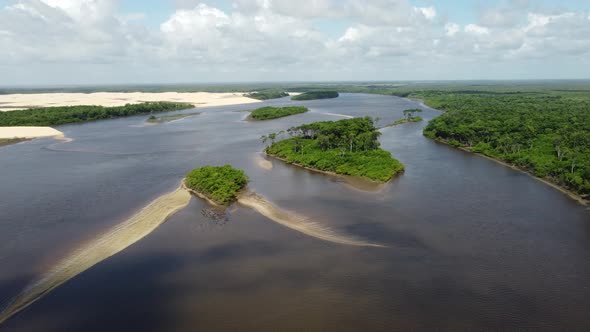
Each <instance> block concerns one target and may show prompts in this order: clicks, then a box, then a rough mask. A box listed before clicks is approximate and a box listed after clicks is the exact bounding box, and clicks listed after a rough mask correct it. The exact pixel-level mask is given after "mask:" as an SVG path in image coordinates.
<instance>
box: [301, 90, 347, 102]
mask: <svg viewBox="0 0 590 332" xmlns="http://www.w3.org/2000/svg"><path fill="white" fill-rule="evenodd" d="M338 96H339V94H338V92H337V91H310V92H304V93H302V94H300V95H297V96H293V97H291V99H292V100H313V99H330V98H338Z"/></svg>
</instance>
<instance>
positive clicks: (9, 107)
mask: <svg viewBox="0 0 590 332" xmlns="http://www.w3.org/2000/svg"><path fill="white" fill-rule="evenodd" d="M147 101H171V102H185V103H191V104H194V105H195V106H196V107H205V106H224V105H237V104H249V103H256V102H259V100H256V99H252V98H248V97H244V96H243V93H240V92H235V93H209V92H157V93H147V92H95V93H31V94H8V95H0V104H1V105H2V107H0V111H14V110H18V109H26V108H32V107H51V106H74V105H100V106H123V105H125V104H137V103H142V102H147Z"/></svg>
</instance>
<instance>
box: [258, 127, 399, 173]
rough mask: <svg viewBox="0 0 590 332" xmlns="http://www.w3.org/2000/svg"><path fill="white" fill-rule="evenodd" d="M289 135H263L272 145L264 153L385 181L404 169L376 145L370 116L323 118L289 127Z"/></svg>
mask: <svg viewBox="0 0 590 332" xmlns="http://www.w3.org/2000/svg"><path fill="white" fill-rule="evenodd" d="M287 132H288V133H289V135H291V136H292V137H291V138H288V139H284V140H281V141H278V142H275V139H276V138H277V136H281V135H282V134H283V133H279V134H275V133H273V134H269V135H268V136H263V137H262V140H263V142H266V140H267V139H268V138H270V139H271V141H272V144H271V145H270V146H268V147H267V148H266V149H265V152H266V153H267V154H268V155H270V156H273V157H275V158H278V159H281V160H284V161H286V162H288V163H292V164H294V165H298V166H302V167H306V168H310V169H313V170H318V171H323V172H330V173H336V174H341V175H351V176H359V177H364V178H367V179H369V180H373V181H377V182H382V183H383V182H387V181H389V180H391V179H392V178H393V177H394V176H395V175H396V174H398V173H400V172H402V171H403V170H404V166H403V165H402V164H401V163H400V162H399V161H397V160H396V159H394V158H393V157H392V156H391V154H390V153H389V152H388V151H385V150H383V149H381V148H379V146H380V143H379V141H378V137H379V136H380V135H381V133H380V132H379V131H377V130H376V128H375V126H374V122H373V119H371V118H370V117H364V118H354V119H344V120H340V121H323V122H314V123H311V124H306V125H302V126H299V127H293V128H290V129H289V130H288V131H287Z"/></svg>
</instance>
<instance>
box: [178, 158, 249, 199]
mask: <svg viewBox="0 0 590 332" xmlns="http://www.w3.org/2000/svg"><path fill="white" fill-rule="evenodd" d="M184 181H185V182H184V183H185V185H186V186H187V187H188V188H189V189H192V190H194V191H197V192H199V193H202V194H204V195H205V196H207V197H209V198H211V199H212V200H214V201H216V202H218V203H221V204H227V203H231V202H232V201H234V200H235V199H236V195H237V193H238V192H239V191H240V190H242V189H243V188H244V187H245V186H246V185H247V184H248V181H250V180H249V179H248V176H247V175H246V173H245V172H244V171H242V170H239V169H235V168H233V167H231V166H230V165H224V166H204V167H201V168H197V169H194V170H192V171H191V172H189V173H188V174H187V175H186V178H185V180H184Z"/></svg>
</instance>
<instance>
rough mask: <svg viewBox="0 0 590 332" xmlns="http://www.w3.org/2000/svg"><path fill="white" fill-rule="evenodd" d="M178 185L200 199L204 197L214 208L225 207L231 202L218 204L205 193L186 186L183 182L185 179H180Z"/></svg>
mask: <svg viewBox="0 0 590 332" xmlns="http://www.w3.org/2000/svg"><path fill="white" fill-rule="evenodd" d="M180 187H181V188H182V189H184V190H186V191H187V192H188V193H189V194H193V195H195V196H197V197H199V198H201V199H204V200H205V201H206V202H207V203H209V204H211V205H213V206H215V207H216V208H220V209H225V208H227V207H228V206H229V205H231V204H227V205H225V204H220V203H218V202H216V201H214V200H213V199H211V198H209V196H207V195H205V194H204V193H202V192H200V191H196V190H194V189H191V188H189V187H187V186H186V183H185V179H182V182H181V183H180Z"/></svg>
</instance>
